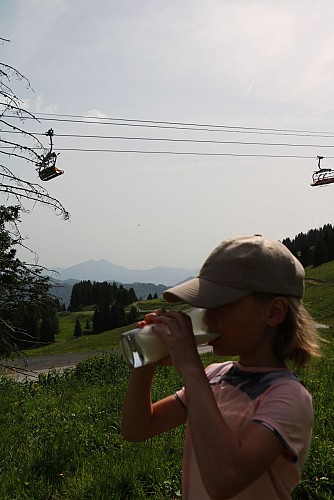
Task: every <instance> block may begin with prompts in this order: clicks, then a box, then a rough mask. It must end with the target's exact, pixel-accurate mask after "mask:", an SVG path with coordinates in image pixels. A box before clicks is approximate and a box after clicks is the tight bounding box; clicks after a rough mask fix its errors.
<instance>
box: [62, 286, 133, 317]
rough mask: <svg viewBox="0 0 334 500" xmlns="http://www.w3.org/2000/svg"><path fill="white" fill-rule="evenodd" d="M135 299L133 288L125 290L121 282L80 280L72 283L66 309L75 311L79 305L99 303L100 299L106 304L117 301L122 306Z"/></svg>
mask: <svg viewBox="0 0 334 500" xmlns="http://www.w3.org/2000/svg"><path fill="white" fill-rule="evenodd" d="M137 300H138V299H137V297H136V294H135V292H134V290H133V288H130V289H129V290H127V289H126V288H124V287H123V285H121V284H120V285H117V284H116V283H113V284H111V283H108V282H107V281H104V282H103V283H99V282H95V281H94V282H91V281H89V280H88V281H80V283H75V284H74V285H73V288H72V293H71V301H70V305H69V307H68V309H69V311H77V310H79V309H80V307H83V306H89V305H92V304H101V303H102V301H106V302H107V303H108V304H112V303H113V302H118V303H119V304H122V305H123V306H127V305H130V304H132V303H133V302H135V301H137Z"/></svg>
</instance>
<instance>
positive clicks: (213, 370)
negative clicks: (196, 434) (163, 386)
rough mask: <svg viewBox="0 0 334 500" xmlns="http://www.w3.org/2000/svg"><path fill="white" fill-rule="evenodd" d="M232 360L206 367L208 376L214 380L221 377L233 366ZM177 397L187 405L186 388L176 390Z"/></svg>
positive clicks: (210, 379)
mask: <svg viewBox="0 0 334 500" xmlns="http://www.w3.org/2000/svg"><path fill="white" fill-rule="evenodd" d="M232 364H233V363H232V362H230V361H226V362H225V363H213V364H212V365H209V366H207V367H206V368H205V373H206V376H207V378H208V380H209V382H210V381H212V380H213V379H214V378H215V377H219V378H220V377H221V376H222V375H223V374H224V373H226V372H227V371H228V370H229V368H231V366H232ZM175 398H176V399H177V400H178V401H179V402H180V403H181V404H182V405H183V406H185V407H187V400H186V392H185V388H184V387H182V389H180V390H179V391H176V393H175Z"/></svg>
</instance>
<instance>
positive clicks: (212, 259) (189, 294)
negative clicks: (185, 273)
mask: <svg viewBox="0 0 334 500" xmlns="http://www.w3.org/2000/svg"><path fill="white" fill-rule="evenodd" d="M304 276H305V273H304V268H303V266H302V265H301V263H300V262H299V260H298V259H297V258H296V257H295V256H294V255H293V254H292V253H291V252H290V250H289V249H288V248H287V247H286V246H285V245H283V244H282V243H280V242H279V241H274V240H268V239H265V238H264V237H263V236H261V235H255V236H242V237H238V238H232V239H228V240H225V241H223V242H222V243H221V244H220V245H218V246H217V247H216V248H215V249H214V250H213V251H212V252H211V254H210V255H209V257H208V258H207V259H206V261H205V262H204V264H203V266H202V268H201V270H200V272H199V275H198V276H197V277H196V278H193V279H191V280H189V281H186V282H185V283H182V284H180V285H177V286H175V287H173V288H170V289H168V290H166V291H165V292H164V294H163V296H164V299H165V300H167V301H168V302H180V301H184V302H187V303H188V304H190V305H192V306H194V307H201V308H204V309H210V308H213V307H218V306H221V305H224V304H228V303H230V302H234V301H235V300H238V299H240V298H242V297H244V296H245V295H248V294H250V293H252V292H264V293H271V294H277V295H287V296H292V297H298V298H302V297H303V295H304Z"/></svg>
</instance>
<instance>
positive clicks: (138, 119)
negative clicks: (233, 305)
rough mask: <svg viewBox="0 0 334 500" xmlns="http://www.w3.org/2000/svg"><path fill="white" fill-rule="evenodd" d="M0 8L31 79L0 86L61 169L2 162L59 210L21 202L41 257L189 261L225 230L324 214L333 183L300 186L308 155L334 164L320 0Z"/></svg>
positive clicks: (292, 232) (65, 263) (151, 263)
mask: <svg viewBox="0 0 334 500" xmlns="http://www.w3.org/2000/svg"><path fill="white" fill-rule="evenodd" d="M0 9H1V18H0V32H1V37H2V38H5V39H8V40H10V43H3V44H2V45H0V53H1V59H0V60H1V61H2V62H4V63H6V64H10V65H11V66H14V67H15V68H16V69H18V70H19V71H20V72H21V73H22V74H24V75H25V76H26V77H27V78H28V79H29V81H30V83H31V86H32V88H33V91H32V90H30V89H29V88H26V85H24V82H19V81H17V82H14V84H13V85H14V87H15V91H16V93H17V95H18V96H19V97H20V98H22V99H23V102H24V105H25V107H26V109H27V110H29V111H30V112H31V113H34V114H36V116H38V117H39V118H40V121H39V122H33V121H31V120H26V121H25V122H24V126H25V127H26V129H27V130H29V131H30V132H34V133H40V134H45V132H47V130H48V129H49V128H52V129H53V130H54V133H55V135H54V151H55V152H59V153H60V154H59V156H58V159H57V166H58V167H59V168H61V169H63V170H64V172H65V173H64V175H62V176H59V177H58V178H56V179H53V180H51V181H48V182H44V183H43V182H42V181H39V179H38V178H37V173H36V171H35V168H34V166H32V165H31V164H28V163H27V162H22V161H17V160H15V159H11V160H10V161H11V162H12V163H11V168H13V169H14V171H15V172H17V173H18V174H19V175H20V176H21V177H22V178H23V179H26V180H29V181H30V182H39V183H40V184H43V187H44V188H46V189H47V190H48V192H49V194H50V196H52V197H54V198H57V199H58V200H59V201H60V202H61V203H62V205H63V206H64V207H65V208H66V209H67V210H68V211H69V212H70V214H71V218H70V221H63V220H62V219H61V218H60V217H58V216H56V215H55V214H54V213H53V212H52V210H50V209H48V208H47V207H39V206H37V205H36V206H34V207H32V206H31V207H29V206H28V207H27V208H30V209H31V211H30V213H29V214H22V216H21V223H20V230H21V233H22V235H23V236H25V237H27V239H26V241H25V243H26V245H27V246H28V247H29V248H31V249H32V250H33V251H34V252H36V254H37V255H38V256H39V264H41V265H43V266H46V267H50V268H57V267H69V266H72V265H75V264H78V263H81V262H84V261H87V260H92V259H93V260H99V259H107V260H109V261H111V262H113V263H114V264H117V265H120V266H124V267H128V268H131V269H148V268H151V267H155V266H169V267H184V268H187V269H196V268H199V267H200V266H201V264H202V263H203V261H204V260H205V258H206V257H207V255H208V254H209V253H210V251H211V250H212V249H213V248H214V247H215V246H216V245H217V244H219V243H220V242H221V241H222V240H224V239H226V238H230V237H234V236H240V235H249V234H263V235H264V236H266V237H268V238H272V239H278V240H282V239H284V238H286V237H290V238H293V237H294V236H296V235H297V234H298V233H300V232H307V231H308V230H310V229H315V228H319V227H322V226H323V225H324V224H327V223H333V220H332V207H333V200H334V185H332V186H328V187H326V188H315V187H311V186H310V183H311V179H312V173H313V171H314V170H315V169H316V168H317V156H318V155H321V156H324V157H325V158H324V160H323V163H322V166H323V167H328V168H333V169H334V154H333V153H334V151H333V149H331V148H333V146H334V140H333V134H334V125H333V119H334V93H333V86H334V32H333V21H334V3H333V2H332V1H331V0H318V2H314V1H308V0H295V1H294V2H291V1H290V0H282V1H280V2H277V1H274V0H188V1H186V0H169V1H168V2H166V1H163V0H140V2H139V1H138V0H95V1H94V2H91V1H88V0H80V1H78V0H53V1H52V2H45V1H44V0H29V2H28V1H26V0H0ZM41 113H43V115H42V114H41ZM64 115H67V117H65V116H64ZM68 115H69V116H68ZM76 116H84V117H97V119H95V120H94V119H92V118H91V119H86V123H82V120H83V119H82V118H75V117H76ZM106 118H112V119H113V120H112V121H110V120H106ZM64 119H67V120H68V121H61V120H64ZM80 121H81V123H80ZM98 121H100V122H101V121H102V123H97V122H98ZM172 124H174V125H172ZM175 124H178V125H175ZM180 124H196V125H192V126H189V125H180ZM139 125H141V126H139ZM143 125H146V126H145V127H143ZM148 125H149V126H148ZM199 125H201V126H199ZM166 127H168V128H166ZM189 129H191V130H189ZM268 129H271V130H268ZM272 129H274V130H272ZM282 131H284V132H282ZM296 131H297V132H296ZM301 131H303V132H302V133H301ZM78 135H90V136H92V135H94V136H99V138H96V137H95V138H92V137H82V138H80V137H77V136H78ZM74 136H76V137H74ZM40 137H41V140H42V141H43V143H44V144H45V146H47V145H48V138H47V137H46V136H40ZM115 137H117V138H115ZM120 137H122V138H120ZM144 139H146V140H144ZM149 139H150V140H149ZM153 139H154V140H153ZM157 139H160V140H157ZM166 139H169V140H168V141H167V140H166ZM171 139H172V140H173V141H174V142H173V141H171ZM200 141H202V142H200ZM203 141H207V142H203ZM241 143H246V144H241ZM247 143H252V144H247ZM259 143H261V144H259ZM263 143H264V144H263ZM80 149H81V151H78V150H80ZM83 149H95V151H82V150H83ZM103 149H104V150H109V152H106V151H105V152H102V151H101V150H103ZM75 150H77V151H75ZM96 150H100V151H96ZM110 150H113V152H110ZM115 150H116V151H118V152H115ZM120 151H122V152H120ZM124 151H127V152H124ZM130 151H132V152H130ZM139 151H145V152H139ZM175 153H178V154H175ZM180 153H182V154H180ZM189 153H192V154H189ZM194 153H196V154H194ZM199 153H200V154H199ZM2 160H3V161H5V160H4V159H3V158H2ZM6 161H7V160H6ZM8 161H9V160H8ZM0 203H5V204H8V200H7V198H5V197H4V196H3V195H2V197H1V196H0ZM22 255H23V254H22ZM22 258H24V259H25V260H27V261H29V259H32V255H31V254H29V253H28V254H27V255H24V256H23V257H22Z"/></svg>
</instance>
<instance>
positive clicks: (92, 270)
mask: <svg viewBox="0 0 334 500" xmlns="http://www.w3.org/2000/svg"><path fill="white" fill-rule="evenodd" d="M47 274H48V275H49V276H51V277H53V278H54V279H56V280H57V281H58V280H60V281H66V280H69V279H71V280H72V279H73V280H79V281H82V280H91V281H99V282H101V281H116V282H119V283H134V282H137V283H154V284H156V285H159V284H163V285H166V286H173V285H175V284H177V283H180V282H181V281H186V280H187V279H189V278H190V277H192V276H195V275H196V274H197V270H195V269H184V268H181V267H177V268H175V267H163V266H160V267H153V268H151V269H128V268H126V267H122V266H118V265H116V264H113V263H112V262H110V261H108V260H105V259H101V260H87V261H85V262H82V263H80V264H76V265H74V266H71V267H67V268H56V269H54V270H53V272H52V271H48V272H47Z"/></svg>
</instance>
